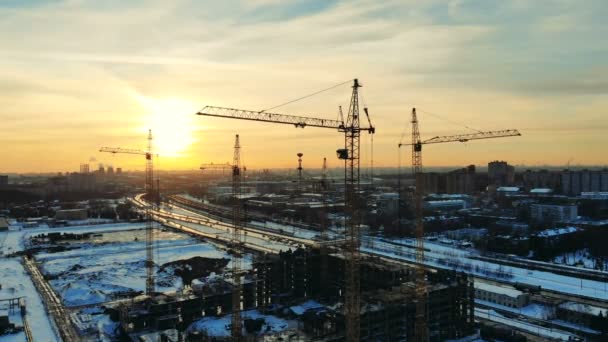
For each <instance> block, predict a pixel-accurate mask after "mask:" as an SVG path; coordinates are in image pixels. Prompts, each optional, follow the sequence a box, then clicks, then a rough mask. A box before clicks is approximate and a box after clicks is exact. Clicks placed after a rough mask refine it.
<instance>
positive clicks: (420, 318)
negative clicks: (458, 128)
mask: <svg viewBox="0 0 608 342" xmlns="http://www.w3.org/2000/svg"><path fill="white" fill-rule="evenodd" d="M412 173H413V174H414V177H415V182H416V190H415V192H414V206H415V215H416V227H415V235H416V262H417V263H418V264H419V265H422V264H424V226H423V223H422V220H423V212H422V196H423V194H424V189H423V188H422V187H423V183H424V180H423V178H422V177H423V175H422V143H421V141H420V131H419V130H418V118H417V117H416V108H414V109H412ZM415 285H416V290H415V294H416V321H415V332H416V341H419V342H427V341H428V339H429V338H428V328H427V319H426V302H427V299H426V297H427V296H426V294H427V289H426V272H425V270H424V267H417V268H416V281H415Z"/></svg>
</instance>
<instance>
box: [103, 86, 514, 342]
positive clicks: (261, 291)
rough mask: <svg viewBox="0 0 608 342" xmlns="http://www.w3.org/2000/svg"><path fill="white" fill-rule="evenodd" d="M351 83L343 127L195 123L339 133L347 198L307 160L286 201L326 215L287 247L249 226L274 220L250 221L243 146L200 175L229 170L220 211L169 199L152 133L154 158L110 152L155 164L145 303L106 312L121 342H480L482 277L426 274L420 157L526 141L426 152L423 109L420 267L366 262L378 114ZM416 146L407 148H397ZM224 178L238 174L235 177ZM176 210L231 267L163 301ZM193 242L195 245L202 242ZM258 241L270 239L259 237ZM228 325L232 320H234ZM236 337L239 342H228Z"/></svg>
mask: <svg viewBox="0 0 608 342" xmlns="http://www.w3.org/2000/svg"><path fill="white" fill-rule="evenodd" d="M349 83H351V85H352V94H351V99H350V101H349V105H348V110H347V112H346V114H343V113H342V109H341V108H340V111H339V119H338V120H329V119H321V118H310V117H300V116H292V115H285V114H276V113H269V112H266V111H258V112H256V111H248V110H239V109H231V108H223V107H212V106H207V107H205V108H204V109H202V110H201V111H200V112H198V113H197V114H198V115H200V116H203V117H205V116H206V117H220V118H230V119H238V120H251V121H259V122H266V123H273V124H284V125H285V124H286V125H293V126H295V128H308V127H311V128H329V129H332V130H334V131H337V132H338V133H341V134H344V146H343V147H341V148H339V149H338V150H337V151H336V154H337V157H338V159H339V160H341V161H343V163H344V177H343V184H341V185H340V186H335V184H334V185H332V186H330V184H329V182H328V179H327V172H326V163H327V161H326V160H324V161H323V169H322V173H321V176H320V177H319V179H318V180H317V181H315V182H314V183H316V184H311V182H310V179H306V180H304V179H303V176H302V169H303V168H302V157H303V154H302V153H297V157H298V167H297V180H296V181H294V183H295V184H291V185H292V186H288V187H286V188H283V189H281V191H280V192H282V193H283V195H284V196H287V197H286V198H285V199H286V202H287V206H290V203H291V204H293V203H297V202H298V201H299V200H301V199H302V197H303V196H306V192H309V191H312V192H316V193H317V194H318V197H317V199H316V203H318V205H317V206H316V210H315V209H314V208H315V207H312V208H313V209H312V211H313V212H315V213H314V214H313V215H316V216H318V217H319V218H320V220H319V222H318V225H315V226H314V227H313V226H310V227H306V226H304V227H301V228H297V227H294V228H293V232H291V234H289V235H287V234H285V235H284V236H281V235H283V234H281V232H284V231H283V230H282V229H281V230H280V232H279V234H278V235H277V233H276V230H275V231H274V232H272V229H271V230H270V232H272V235H271V234H270V233H268V234H264V232H265V231H268V229H265V228H259V227H258V228H254V227H252V226H251V223H252V221H253V219H252V218H253V217H254V216H252V215H257V218H258V219H260V220H263V221H264V222H267V221H268V220H267V217H264V216H265V214H264V213H263V212H264V211H263V210H255V209H253V210H252V209H249V208H252V206H253V207H254V206H255V205H256V204H259V202H255V201H251V203H248V202H249V201H248V200H250V199H252V198H251V197H252V196H250V195H251V194H250V193H249V190H248V191H247V192H246V191H244V190H245V186H247V185H249V184H248V183H249V179H246V177H245V172H246V168H245V166H243V165H242V164H241V156H240V154H241V144H240V137H239V135H238V134H237V135H236V138H235V141H234V155H233V161H232V163H226V164H213V163H210V164H205V165H202V166H201V170H203V172H209V171H212V170H215V171H217V170H222V174H221V175H220V176H219V177H211V178H210V179H211V182H217V181H218V179H219V182H225V181H224V180H223V179H225V178H226V176H228V177H229V180H228V182H227V184H226V186H225V187H226V188H228V189H230V191H229V192H228V196H224V197H223V198H222V199H221V201H217V202H216V203H217V204H220V203H221V204H222V205H221V206H220V205H217V206H215V207H214V205H213V204H204V201H203V202H201V201H199V200H196V199H193V198H190V199H187V198H184V197H180V196H172V195H171V194H162V195H161V191H160V190H159V188H160V183H159V181H158V178H155V177H154V166H153V165H154V159H155V158H156V155H155V154H154V151H153V136H152V132H150V133H149V136H148V148H147V150H145V151H139V150H130V149H123V148H109V147H104V148H101V149H100V151H101V152H109V153H113V154H116V153H125V154H135V155H141V156H144V157H145V160H146V182H145V184H146V192H145V196H139V197H137V198H135V199H133V200H132V201H133V203H135V204H136V205H138V206H139V207H140V208H141V209H142V210H144V213H145V215H146V217H147V222H148V227H147V228H146V237H145V240H146V261H145V264H144V265H145V267H146V270H147V271H146V272H147V276H146V285H145V292H144V295H143V296H138V297H135V298H132V299H131V300H129V301H125V300H122V301H120V302H119V303H114V304H113V303H107V305H106V307H108V308H109V309H110V310H111V311H110V312H111V315H110V316H111V317H112V318H113V319H115V320H117V321H119V322H120V324H119V327H120V336H121V338H123V339H124V338H127V339H131V340H133V341H140V340H141V341H144V340H148V339H155V338H160V340H161V341H164V340H166V341H173V340H175V341H183V340H186V341H207V340H221V339H229V340H231V341H249V340H265V341H272V340H277V341H280V340H297V341H304V340H322V341H342V340H345V341H370V340H374V341H444V340H449V339H452V340H453V339H461V338H466V337H468V336H472V335H474V333H475V331H476V330H475V324H474V323H475V322H474V285H473V279H472V277H470V276H467V274H465V273H464V272H458V271H456V270H452V271H450V270H440V269H433V268H427V267H425V266H424V265H423V264H424V251H425V248H424V228H423V217H422V194H423V183H422V178H421V177H420V175H421V173H422V164H421V162H422V159H421V151H422V145H423V144H431V143H444V142H463V141H469V140H475V139H487V138H497V137H508V136H517V135H519V133H518V132H517V131H515V130H506V131H491V132H479V133H477V134H468V135H458V136H448V137H435V138H433V139H431V140H428V141H422V140H421V138H420V134H419V131H418V121H417V116H416V110H415V109H414V110H413V111H412V121H411V123H412V140H411V144H409V145H411V151H412V172H413V174H414V176H415V177H414V179H415V181H416V182H415V186H414V187H413V189H414V191H413V192H412V193H411V199H410V201H411V203H413V206H414V208H415V213H416V225H415V229H414V231H413V233H414V236H415V237H416V245H415V247H413V248H412V249H413V252H414V253H415V256H416V258H415V260H416V261H417V262H418V264H417V265H412V264H405V263H403V262H400V261H399V260H395V258H391V257H390V256H389V257H386V256H382V255H378V254H374V253H367V252H362V251H361V238H362V235H364V233H363V232H362V229H364V227H365V224H364V222H363V219H362V217H363V215H364V214H365V212H366V211H367V207H366V197H365V192H366V191H370V190H372V188H371V187H370V186H369V185H367V186H366V187H363V186H362V184H361V170H360V163H361V158H360V154H361V135H362V134H371V135H373V134H375V131H376V129H375V127H374V126H373V124H372V121H371V118H370V114H369V112H368V108H367V107H364V108H360V105H359V89H360V87H361V84H360V83H359V81H358V80H357V79H355V80H352V81H350V82H349ZM332 88H333V87H332ZM372 142H373V140H372ZM406 145H407V144H403V143H399V148H401V147H402V146H406ZM372 163H373V162H372ZM224 170H227V171H229V175H226V173H224V172H223V171H224ZM372 172H373V169H372ZM216 176H217V174H216ZM214 178H215V180H213V179H214ZM216 185H217V184H216ZM218 187H220V186H218ZM400 193H401V192H400ZM162 198H164V201H167V202H168V203H170V204H169V205H170V207H167V206H166V204H161V199H162ZM306 201H308V200H304V202H306ZM308 204H310V202H308ZM330 205H332V209H331V211H332V212H333V213H341V214H342V217H343V221H342V223H343V225H342V227H341V229H329V227H328V220H327V216H328V214H329V206H330ZM172 208H174V209H177V210H178V211H179V210H191V211H194V212H195V213H196V214H197V216H199V217H200V219H202V218H203V217H205V218H206V219H207V220H209V218H211V217H213V218H214V219H215V220H216V222H215V224H218V225H222V226H224V229H225V231H224V232H222V234H221V237H220V235H219V234H216V235H215V236H212V235H211V236H210V235H206V234H205V235H203V236H204V237H206V238H207V239H211V240H215V241H219V242H221V243H223V244H224V246H225V247H226V248H227V252H228V254H229V255H230V264H229V265H227V266H226V268H225V269H223V270H221V271H220V272H218V273H213V274H212V275H209V276H206V277H200V278H193V279H188V280H189V281H184V283H183V287H182V288H181V289H179V290H178V291H175V292H168V293H159V292H158V291H157V289H156V287H155V274H156V263H155V261H154V244H155V242H154V239H155V238H154V233H153V232H154V227H153V226H154V224H155V222H160V223H161V224H163V225H164V226H166V227H168V228H173V229H177V230H181V231H183V232H188V230H187V229H183V228H184V227H183V226H182V225H181V224H179V223H177V222H176V221H174V219H176V218H178V219H179V218H180V216H182V220H184V221H187V222H188V221H189V220H188V219H187V218H186V217H188V216H189V215H182V214H180V213H177V212H176V211H175V210H174V209H172ZM271 211H272V210H271ZM175 215H177V216H175ZM205 215H208V216H205ZM211 226H213V225H211ZM334 228H335V227H334ZM296 230H300V231H301V232H314V233H313V235H314V236H312V238H311V237H307V238H300V237H299V234H298V232H296ZM189 233H191V234H195V235H196V232H189ZM285 233H287V232H285ZM260 234H261V238H260V237H258V236H259V235H260ZM256 239H258V240H262V242H261V243H259V242H258V241H256ZM264 239H271V240H278V241H286V242H288V243H289V242H290V243H291V245H290V246H289V247H288V248H287V249H285V248H281V247H278V248H277V247H276V246H271V245H270V244H267V243H265V242H264V241H263V240H264ZM294 242H295V243H294ZM273 247H274V248H273ZM193 273H196V272H193ZM184 280H186V278H184ZM225 317H229V320H224V318H225ZM271 317H272V318H271ZM273 319H274V320H279V321H280V322H283V324H278V325H279V327H277V324H276V322H275V324H272V321H273ZM217 325H219V326H220V328H219V330H220V333H218V331H217V330H218V328H217ZM228 330H229V335H228V336H226V335H227V332H228Z"/></svg>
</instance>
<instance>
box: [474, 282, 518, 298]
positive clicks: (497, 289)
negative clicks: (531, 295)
mask: <svg viewBox="0 0 608 342" xmlns="http://www.w3.org/2000/svg"><path fill="white" fill-rule="evenodd" d="M475 289H480V290H483V291H487V292H492V293H498V294H502V295H505V296H508V297H512V298H517V297H518V296H520V295H522V294H523V292H521V291H519V290H516V289H514V288H512V287H505V286H498V285H492V284H489V283H484V282H481V281H476V282H475Z"/></svg>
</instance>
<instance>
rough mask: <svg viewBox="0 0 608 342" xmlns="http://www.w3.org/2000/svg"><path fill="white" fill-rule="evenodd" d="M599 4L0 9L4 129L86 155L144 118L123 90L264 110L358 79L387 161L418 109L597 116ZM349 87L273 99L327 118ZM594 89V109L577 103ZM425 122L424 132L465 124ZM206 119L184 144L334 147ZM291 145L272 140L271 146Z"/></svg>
mask: <svg viewBox="0 0 608 342" xmlns="http://www.w3.org/2000/svg"><path fill="white" fill-rule="evenodd" d="M605 14H607V13H606V6H605V4H604V3H603V1H589V2H586V3H585V5H580V4H572V2H569V1H548V2H547V1H540V0H539V1H534V2H531V1H519V0H513V1H456V0H454V1H450V2H447V3H446V2H445V1H440V0H429V1H424V2H420V1H410V0H407V1H404V0H399V1H397V0H394V1H393V0H391V1H373V0H354V1H295V2H290V3H285V2H283V1H276V0H256V1H239V0H229V1H221V2H217V1H216V2H208V3H201V2H196V1H187V0H177V1H170V2H167V1H161V0H156V1H134V2H124V1H104V2H97V1H85V0H73V1H40V2H35V3H33V4H30V5H28V6H4V7H0V45H1V46H2V47H3V48H2V51H0V62H1V64H0V90H3V91H1V92H0V105H2V106H3V111H2V112H0V119H3V120H4V121H5V122H8V124H7V125H8V126H7V127H10V128H12V129H14V132H11V136H10V137H9V138H10V139H15V140H14V141H17V140H19V139H25V138H27V137H28V136H32V135H34V134H35V135H38V134H40V135H39V136H40V137H43V138H44V139H46V140H45V141H44V142H40V145H41V146H42V147H41V148H48V147H46V146H52V144H53V142H58V141H59V140H61V143H62V144H63V142H64V141H67V142H72V143H73V145H74V146H75V147H74V148H75V149H77V151H76V152H75V151H71V152H62V151H59V152H57V153H65V154H66V155H67V154H69V153H71V154H80V155H82V156H83V157H82V158H81V159H83V160H84V159H86V158H87V157H88V156H89V155H90V149H91V146H98V145H99V144H100V143H104V144H106V145H107V144H108V143H109V142H111V144H112V145H132V144H136V143H137V140H136V139H138V138H140V137H136V135H137V132H136V131H135V128H137V127H141V126H142V125H143V124H144V123H143V120H144V118H145V117H146V113H145V112H146V109H145V108H142V106H141V105H140V104H139V103H138V102H137V100H136V98H134V96H133V94H140V95H141V96H144V97H146V98H150V99H153V100H161V99H167V98H180V99H182V100H183V101H185V102H189V103H195V104H197V105H198V104H200V106H201V107H202V106H203V105H206V104H215V105H225V106H234V107H243V108H251V109H262V108H268V107H270V106H272V105H274V104H277V103H282V102H285V101H286V100H289V99H292V98H296V97H299V96H301V95H303V94H307V93H311V92H313V91H315V90H318V89H320V88H325V87H327V86H330V85H332V84H335V83H337V82H340V81H342V80H347V79H352V78H354V77H359V78H360V79H361V81H362V83H363V85H364V87H363V88H362V93H363V94H364V99H365V101H366V103H367V104H369V106H370V111H371V113H372V120H373V121H374V123H375V124H376V126H377V128H378V132H379V134H378V136H377V138H376V144H378V146H379V148H378V149H377V151H380V152H377V153H378V158H380V160H383V161H384V164H390V163H391V162H392V161H393V159H394V156H393V154H394V153H393V152H394V151H393V148H394V145H395V144H396V142H397V141H396V137H398V136H400V133H401V132H402V131H403V129H404V128H407V127H408V116H409V111H410V108H411V107H414V106H418V107H421V108H425V109H427V110H428V111H430V112H438V113H441V114H442V115H445V116H447V117H450V118H451V119H452V120H453V121H457V122H464V123H468V124H470V125H471V126H475V127H478V126H479V127H481V128H484V129H490V128H505V127H506V128H510V127H515V128H517V127H518V126H519V127H539V126H540V125H542V124H543V122H547V121H550V120H553V119H556V120H557V119H562V118H561V117H555V115H554V113H556V112H559V111H560V109H561V108H569V109H571V110H573V111H577V112H578V113H579V114H578V120H580V121H583V122H584V121H587V122H592V120H595V121H598V120H599V121H601V120H602V118H601V117H596V116H595V115H594V113H596V112H598V111H600V112H602V111H603V112H605V110H606V108H607V107H608V99H606V97H605V96H604V94H605V93H606V90H608V84H607V83H606V82H605V81H604V79H606V77H605V76H606V72H605V67H606V64H605V63H606V62H605V61H606V60H608V58H607V57H608V47H607V46H606V45H605V44H599V43H593V42H601V41H603V37H605V35H606V33H608V32H606V31H607V29H606V25H604V24H603V20H604V18H603V17H605ZM349 96H350V89H349V88H348V87H344V88H340V89H336V90H335V91H332V92H328V93H324V94H322V95H320V96H318V97H315V98H311V99H308V100H306V101H303V102H301V103H295V104H293V105H290V106H286V107H282V108H280V110H281V111H285V112H287V113H293V114H301V115H314V116H323V117H327V118H335V117H336V111H337V107H338V105H346V104H347V103H348V100H349ZM591 100H593V101H594V103H595V107H594V108H593V109H589V108H585V109H584V110H582V109H581V108H583V107H585V103H588V102H589V101H591ZM489 113H491V114H489ZM197 119H200V118H197ZM423 120H424V121H423V122H422V124H423V126H422V127H423V128H424V132H423V133H424V134H425V135H426V134H429V135H430V134H433V133H436V132H443V133H450V132H452V131H454V130H456V131H457V130H459V129H461V127H454V126H453V125H452V126H450V125H446V123H445V122H441V121H438V120H435V119H433V118H429V117H424V116H423ZM200 122H201V125H202V126H203V127H202V128H196V129H195V133H196V135H197V136H196V137H195V139H193V140H192V141H197V143H196V144H194V143H193V144H192V146H191V151H190V153H191V154H192V155H194V154H196V153H198V154H199V155H200V154H202V153H214V155H215V156H218V158H219V157H220V156H224V155H230V153H231V151H230V143H229V142H228V143H226V144H222V146H211V145H212V144H213V143H214V141H208V140H206V138H205V136H206V135H207V136H219V133H213V131H212V130H213V129H218V130H219V131H222V132H223V131H230V132H235V131H241V132H243V133H245V136H244V138H247V137H246V132H247V129H248V127H253V128H252V130H255V131H256V132H258V131H257V130H258V129H259V132H262V133H263V134H259V133H255V134H253V133H252V134H251V135H252V137H251V140H250V141H251V144H252V145H256V146H257V144H259V146H260V147H259V149H262V146H265V145H264V143H265V140H268V139H272V138H274V139H277V141H285V142H288V143H289V144H292V142H294V143H298V142H299V139H300V138H302V139H305V140H303V141H306V144H308V145H309V146H310V148H311V150H313V149H315V148H316V149H319V150H323V151H326V150H328V149H327V148H326V146H325V145H323V144H326V140H325V139H322V138H321V136H322V135H323V133H318V132H315V131H311V132H310V133H309V132H308V131H306V132H299V133H298V134H295V133H291V132H292V131H288V130H287V129H286V127H285V128H284V127H276V126H272V125H270V126H261V125H255V126H250V125H249V124H245V123H239V122H234V121H229V120H228V121H222V120H202V119H201V120H200ZM573 127H578V126H573ZM51 131H54V132H59V133H56V134H54V133H52V132H51ZM287 131H288V132H290V133H284V132H287ZM584 131H588V130H587V129H585V128H584V127H582V126H581V129H580V131H579V132H584ZM287 134H289V135H287ZM328 134H329V133H328ZM535 134H541V135H542V134H549V132H546V133H543V132H538V133H535ZM19 135H23V136H25V137H21V138H20V137H19ZM573 135H576V134H573ZM83 136H86V137H87V140H88V141H87V142H86V147H84V146H82V145H83V143H82V141H83ZM338 138H339V137H338V136H337V135H336V140H338ZM329 139H333V138H329ZM31 143H34V142H33V141H32V142H31ZM45 143H46V146H43V145H45ZM283 145H287V144H283ZM80 146H82V147H80ZM334 147H335V146H333V145H332V146H331V148H332V149H334ZM256 148H258V147H256ZM288 148H290V147H289V146H281V153H285V155H287V154H288V152H289V151H287V149H288ZM294 148H295V147H294ZM383 149H385V150H386V151H391V152H383ZM283 151H284V152H283ZM259 153H262V152H259ZM306 153H307V156H310V158H314V157H315V156H314V152H308V151H307V152H306ZM311 153H312V155H311ZM324 153H326V152H324ZM597 154H598V157H597V158H600V157H599V155H600V153H599V152H598V153H597ZM0 157H1V155H0ZM506 157H507V155H506V156H505V158H506ZM67 158H68V157H67V156H66V159H67ZM220 159H222V160H223V159H226V158H225V157H224V158H220ZM277 162H278V161H277ZM191 163H193V165H194V164H195V163H194V161H192V162H191ZM49 167H51V166H49Z"/></svg>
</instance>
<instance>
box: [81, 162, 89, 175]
mask: <svg viewBox="0 0 608 342" xmlns="http://www.w3.org/2000/svg"><path fill="white" fill-rule="evenodd" d="M80 173H89V164H88V163H84V164H80Z"/></svg>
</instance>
